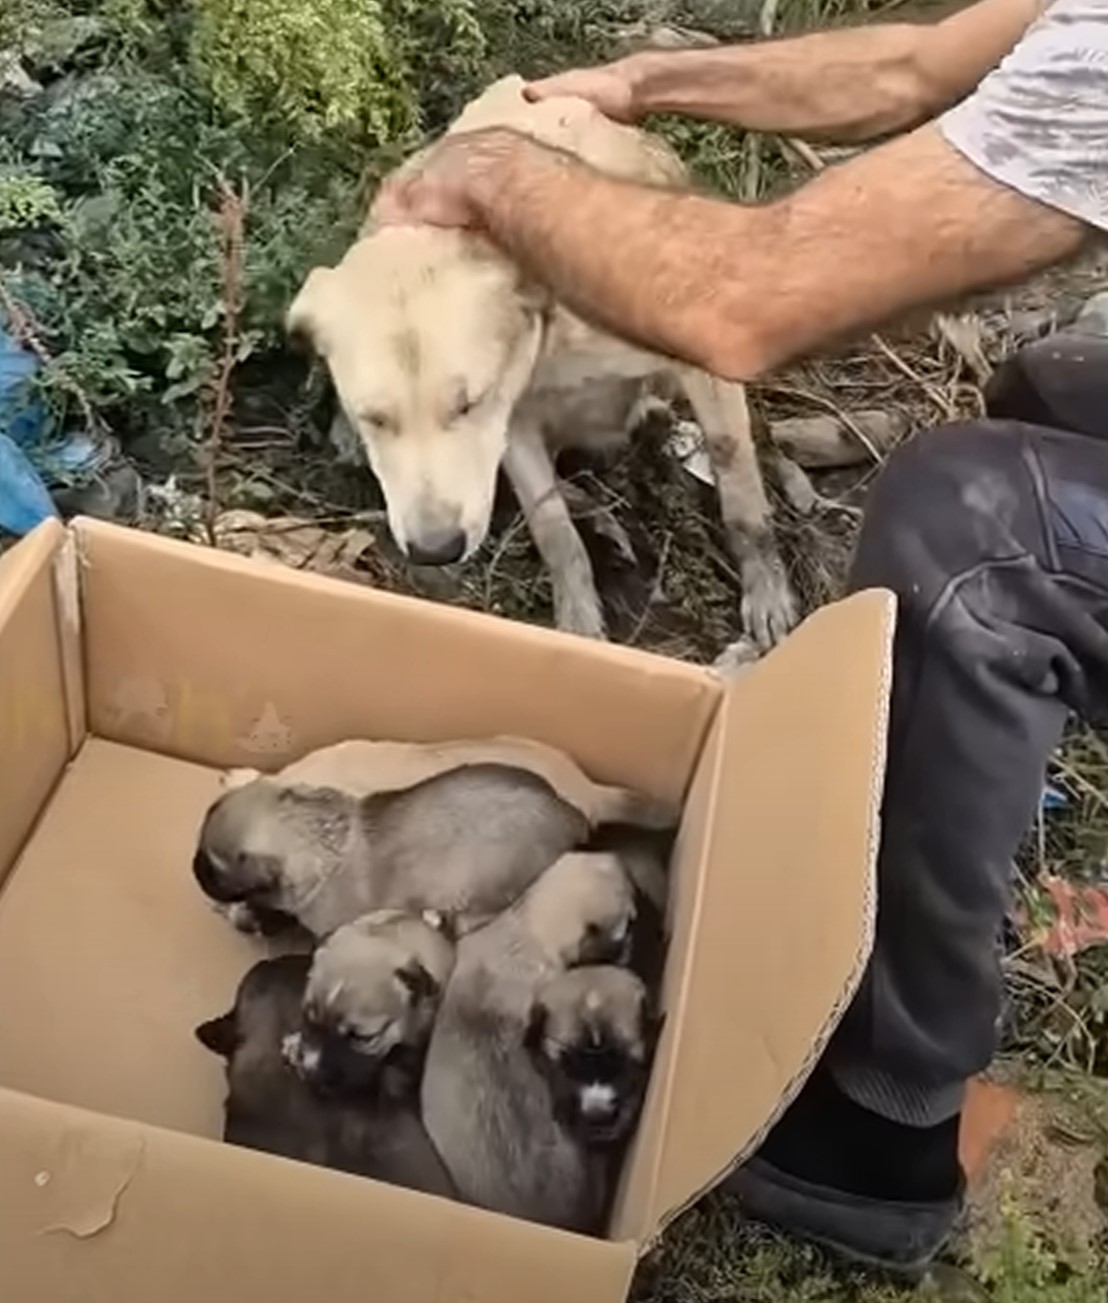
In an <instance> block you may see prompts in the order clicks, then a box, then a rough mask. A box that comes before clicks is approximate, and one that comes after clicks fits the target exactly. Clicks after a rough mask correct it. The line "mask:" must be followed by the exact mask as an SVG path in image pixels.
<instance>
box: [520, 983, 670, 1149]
mask: <svg viewBox="0 0 1108 1303" xmlns="http://www.w3.org/2000/svg"><path fill="white" fill-rule="evenodd" d="M661 1025H662V1020H661V1018H660V1017H659V1016H658V1015H656V1014H655V1013H654V1012H653V1009H652V1008H651V999H650V995H649V993H648V991H647V989H646V987H645V986H644V985H643V983H642V981H641V980H640V979H639V978H638V977H636V976H635V974H634V973H632V972H630V971H629V970H628V969H626V968H617V967H613V966H611V965H604V966H593V967H586V968H574V969H572V970H570V971H569V972H565V973H559V974H557V976H555V977H552V978H551V979H550V980H549V981H548V982H547V983H546V984H545V985H544V986H543V987H542V988H541V989H540V991H539V992H538V994H537V996H536V998H535V1002H534V1004H533V1006H532V1009H531V1017H530V1020H529V1023H528V1028H527V1035H526V1045H527V1048H528V1049H529V1050H530V1051H531V1053H532V1055H533V1056H534V1061H535V1063H536V1064H537V1066H538V1068H539V1070H540V1071H541V1072H542V1074H543V1076H544V1077H545V1078H546V1081H547V1083H548V1085H549V1087H550V1092H551V1096H552V1099H553V1103H554V1115H555V1117H556V1118H557V1119H558V1120H559V1121H560V1122H561V1123H562V1125H563V1126H565V1127H566V1128H567V1129H568V1130H569V1131H570V1132H571V1133H572V1134H574V1135H576V1136H579V1137H580V1138H581V1140H582V1142H583V1143H584V1144H585V1145H587V1146H589V1147H590V1148H609V1149H610V1148H611V1147H613V1146H618V1145H622V1144H623V1142H625V1141H626V1140H628V1139H630V1136H631V1133H632V1132H633V1130H634V1128H635V1123H636V1122H637V1121H638V1117H639V1111H640V1109H641V1107H642V1101H643V1096H644V1095H645V1093H646V1086H647V1082H648V1081H649V1078H650V1068H651V1064H652V1062H653V1058H654V1049H655V1046H656V1045H657V1042H658V1036H659V1034H660V1032H661Z"/></svg>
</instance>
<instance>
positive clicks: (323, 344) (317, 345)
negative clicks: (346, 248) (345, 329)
mask: <svg viewBox="0 0 1108 1303" xmlns="http://www.w3.org/2000/svg"><path fill="white" fill-rule="evenodd" d="M334 275H335V271H334V268H333V267H313V268H312V270H311V271H310V272H309V273H308V279H307V280H306V281H305V282H304V284H303V285H302V286H301V287H300V293H299V294H298V295H297V296H296V298H295V299H293V301H292V306H291V307H290V308H289V310H288V313H287V315H286V317H285V330H286V331H287V333H288V337H289V339H290V340H291V341H292V343H293V344H294V345H296V346H297V347H299V348H303V349H306V350H309V351H314V352H316V353H318V354H319V355H320V357H326V356H327V348H328V345H327V329H326V322H327V318H328V316H329V315H330V303H331V296H332V292H333V287H334Z"/></svg>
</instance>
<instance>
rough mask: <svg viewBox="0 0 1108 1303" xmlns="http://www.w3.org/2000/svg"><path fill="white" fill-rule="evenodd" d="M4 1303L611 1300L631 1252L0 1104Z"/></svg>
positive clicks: (253, 1158) (624, 1280)
mask: <svg viewBox="0 0 1108 1303" xmlns="http://www.w3.org/2000/svg"><path fill="white" fill-rule="evenodd" d="M0 1153H3V1155H4V1162H3V1164H2V1165H0V1208H2V1209H3V1216H0V1264H2V1267H0V1275H2V1280H3V1287H4V1288H3V1292H4V1297H5V1298H6V1299H11V1300H12V1303H17V1301H18V1303H34V1301H35V1300H44V1299H49V1300H50V1303H115V1301H116V1300H120V1299H128V1300H140V1299H146V1300H150V1303H155V1301H156V1303H196V1300H197V1299H210V1300H213V1303H230V1301H231V1300H232V1299H233V1300H235V1303H303V1300H304V1299H307V1298H315V1297H325V1298H326V1299H327V1300H328V1303H365V1300H366V1299H379V1300H383V1301H384V1303H478V1301H479V1303H520V1300H523V1299H526V1300H527V1301H528V1303H565V1300H566V1299H582V1300H584V1299H589V1300H598V1303H618V1300H620V1299H622V1298H623V1297H624V1296H625V1294H626V1292H627V1288H628V1285H629V1283H630V1278H631V1272H632V1270H633V1268H634V1261H635V1253H634V1246H632V1245H629V1244H612V1243H609V1242H607V1241H604V1240H587V1239H582V1238H580V1237H577V1236H570V1235H565V1234H562V1233H559V1232H556V1231H550V1230H547V1229H546V1228H544V1227H540V1226H535V1225H531V1224H529V1223H526V1222H519V1221H513V1220H510V1219H507V1218H501V1217H492V1216H490V1215H489V1214H487V1213H484V1212H482V1211H480V1210H478V1209H474V1208H469V1207H466V1206H464V1205H462V1204H457V1203H451V1202H448V1201H446V1200H441V1199H434V1198H431V1197H429V1196H425V1195H420V1194H414V1193H412V1192H410V1191H407V1190H402V1189H398V1188H394V1187H390V1186H383V1185H378V1184H377V1183H376V1182H373V1181H368V1180H364V1179H362V1178H360V1177H349V1176H344V1175H341V1174H339V1173H336V1172H330V1171H326V1170H324V1169H322V1168H315V1167H308V1166H306V1165H303V1164H300V1163H293V1162H288V1161H286V1160H284V1159H280V1158H273V1157H271V1156H270V1155H268V1154H258V1153H253V1152H252V1151H250V1150H242V1149H232V1148H230V1147H227V1146H223V1145H217V1144H213V1143H211V1142H210V1141H207V1140H203V1139H199V1138H197V1137H193V1136H187V1135H181V1134H179V1133H176V1132H170V1131H162V1130H160V1129H158V1128H157V1127H150V1126H142V1125H140V1124H137V1123H132V1122H124V1121H120V1120H117V1119H114V1118H105V1117H102V1116H98V1115H96V1114H92V1113H85V1112H83V1111H82V1110H79V1109H74V1108H70V1107H67V1106H65V1105H60V1104H52V1103H48V1102H46V1101H43V1100H37V1099H34V1098H32V1097H31V1096H27V1095H20V1094H17V1093H15V1092H10V1091H3V1090H0Z"/></svg>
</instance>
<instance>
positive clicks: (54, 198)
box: [0, 163, 62, 233]
mask: <svg viewBox="0 0 1108 1303" xmlns="http://www.w3.org/2000/svg"><path fill="white" fill-rule="evenodd" d="M61 218H62V212H61V208H60V207H59V205H58V195H57V192H56V191H55V190H54V188H53V186H51V185H50V184H49V183H48V182H47V181H44V180H43V179H42V177H41V176H39V175H38V174H37V173H36V172H33V171H31V170H30V169H28V168H25V167H20V166H14V167H6V166H4V165H3V164H2V163H0V233H6V232H9V231H20V230H25V229H27V228H30V227H34V226H40V225H42V224H43V223H45V222H60V221H61Z"/></svg>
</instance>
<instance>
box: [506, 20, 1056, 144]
mask: <svg viewBox="0 0 1108 1303" xmlns="http://www.w3.org/2000/svg"><path fill="white" fill-rule="evenodd" d="M1042 7H1043V3H1042V0H978V3H977V4H975V5H972V6H971V7H970V8H968V9H965V10H962V11H960V12H959V13H956V14H955V15H953V16H952V17H950V18H947V19H945V20H944V21H942V22H940V23H935V24H931V25H927V24H908V23H896V24H887V25H886V24H879V25H876V26H870V27H856V28H844V29H839V30H836V31H830V32H817V33H813V34H811V35H807V36H799V37H794V38H787V39H784V40H780V41H758V42H753V43H749V44H745V45H735V46H721V47H718V48H715V49H707V50H680V51H666V52H661V51H659V52H651V51H646V52H644V53H641V54H635V55H631V56H630V57H629V58H626V59H621V60H619V61H618V62H616V63H612V64H607V65H605V66H603V67H599V68H591V69H588V68H586V69H581V70H578V71H576V72H569V73H563V74H561V75H559V76H556V77H550V78H548V79H547V80H545V81H541V82H536V83H535V84H534V85H533V86H532V87H531V88H530V91H529V94H530V95H531V96H532V97H533V98H544V97H547V96H553V95H579V96H581V97H582V98H584V99H588V100H591V101H593V103H595V104H596V106H597V107H598V108H599V109H600V110H601V111H602V112H604V113H606V114H607V115H608V116H609V117H613V118H616V119H619V120H622V121H626V122H632V121H638V120H639V119H641V118H643V117H646V116H647V115H648V114H651V113H681V114H685V115H686V116H689V117H696V118H707V119H710V120H713V121H718V122H727V123H733V124H734V125H736V126H741V127H745V128H746V129H747V130H751V131H775V132H781V133H783V134H786V135H793V136H800V137H805V138H808V139H811V140H820V139H823V140H836V141H841V142H854V141H863V140H872V139H874V138H876V137H879V136H885V135H891V134H893V133H894V132H898V131H903V130H906V129H907V128H909V127H914V126H916V125H918V124H919V123H921V122H924V121H926V120H928V119H930V118H932V117H934V116H935V115H936V114H938V113H940V112H941V111H942V110H943V109H945V108H948V107H949V106H950V105H951V104H954V103H955V102H956V101H957V100H959V99H961V98H962V97H963V96H964V95H966V94H968V93H969V91H971V90H972V89H973V88H974V87H975V86H976V85H977V83H978V82H979V81H980V80H981V79H982V78H983V77H984V76H985V74H986V73H987V72H988V71H989V70H990V69H991V68H993V67H995V66H996V64H998V63H999V62H1000V60H1001V59H1002V58H1003V57H1004V55H1005V54H1007V53H1008V51H1009V50H1011V49H1012V47H1013V46H1014V45H1015V44H1016V42H1017V41H1018V40H1019V38H1020V36H1021V35H1022V34H1023V32H1024V31H1026V29H1027V28H1028V27H1029V26H1030V25H1031V23H1032V22H1033V21H1034V20H1035V18H1037V17H1038V15H1039V13H1040V12H1041V10H1042Z"/></svg>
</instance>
